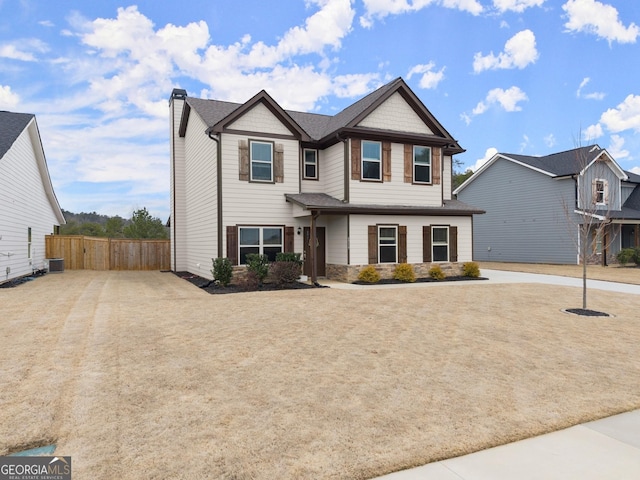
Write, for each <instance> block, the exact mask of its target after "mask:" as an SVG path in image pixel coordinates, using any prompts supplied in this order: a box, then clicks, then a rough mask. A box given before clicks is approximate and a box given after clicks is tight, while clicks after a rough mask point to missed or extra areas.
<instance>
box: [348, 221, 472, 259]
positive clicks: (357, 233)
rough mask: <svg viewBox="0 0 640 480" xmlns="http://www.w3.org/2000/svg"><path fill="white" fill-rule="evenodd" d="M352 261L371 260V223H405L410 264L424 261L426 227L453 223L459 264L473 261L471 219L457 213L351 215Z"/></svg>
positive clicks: (451, 224)
mask: <svg viewBox="0 0 640 480" xmlns="http://www.w3.org/2000/svg"><path fill="white" fill-rule="evenodd" d="M349 222H350V225H349V235H350V244H351V264H352V265H366V264H367V263H368V261H369V253H368V226H369V225H404V226H406V227H407V263H422V261H423V228H422V227H423V226H427V225H431V226H450V227H451V226H453V227H457V229H458V238H457V245H458V263H463V262H469V261H471V259H472V258H471V257H472V252H471V233H472V226H471V218H470V217H457V216H429V217H427V216H396V215H393V216H391V215H351V216H350V217H349Z"/></svg>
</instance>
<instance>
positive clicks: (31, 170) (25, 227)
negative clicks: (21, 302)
mask: <svg viewBox="0 0 640 480" xmlns="http://www.w3.org/2000/svg"><path fill="white" fill-rule="evenodd" d="M34 142H37V143H39V142H40V140H39V137H38V135H37V128H36V125H35V119H32V120H31V122H30V123H29V125H28V126H27V127H26V128H25V129H24V130H23V131H22V133H21V134H20V135H19V136H18V138H17V139H16V141H15V142H14V143H13V145H12V146H11V148H10V149H9V150H8V151H7V152H6V153H5V154H4V156H3V157H2V158H0V282H4V281H6V280H11V279H13V278H17V277H21V276H24V275H29V274H31V273H33V270H34V269H38V270H39V269H43V268H44V267H45V235H50V234H52V233H53V230H54V226H55V225H59V220H58V218H57V217H56V213H55V211H54V209H53V207H52V205H51V201H50V199H49V197H48V196H47V193H46V191H45V186H44V183H43V177H42V175H43V174H45V175H48V173H47V172H44V173H43V172H41V170H40V168H39V167H38V162H37V160H36V150H35V149H34ZM29 228H31V259H29V258H28V231H29Z"/></svg>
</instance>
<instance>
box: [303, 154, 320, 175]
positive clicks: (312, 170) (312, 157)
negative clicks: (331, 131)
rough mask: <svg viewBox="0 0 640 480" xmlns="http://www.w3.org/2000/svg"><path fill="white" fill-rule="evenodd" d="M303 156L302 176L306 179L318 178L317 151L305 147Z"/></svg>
mask: <svg viewBox="0 0 640 480" xmlns="http://www.w3.org/2000/svg"><path fill="white" fill-rule="evenodd" d="M303 156H304V165H303V171H304V178H305V179H306V180H317V179H318V151H317V150H311V149H309V148H305V149H304V152H303Z"/></svg>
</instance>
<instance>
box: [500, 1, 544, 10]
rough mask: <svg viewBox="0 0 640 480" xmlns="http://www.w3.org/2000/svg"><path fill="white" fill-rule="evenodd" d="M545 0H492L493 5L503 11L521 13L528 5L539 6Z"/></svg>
mask: <svg viewBox="0 0 640 480" xmlns="http://www.w3.org/2000/svg"><path fill="white" fill-rule="evenodd" d="M544 2H545V0H493V6H494V7H495V8H496V9H498V11H500V13H504V12H507V11H511V12H517V13H522V12H524V11H525V10H526V9H527V8H530V7H540V6H542V4H543V3H544Z"/></svg>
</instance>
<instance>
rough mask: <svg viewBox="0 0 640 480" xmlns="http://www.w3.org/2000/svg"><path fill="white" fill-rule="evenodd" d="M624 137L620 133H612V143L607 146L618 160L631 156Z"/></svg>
mask: <svg viewBox="0 0 640 480" xmlns="http://www.w3.org/2000/svg"><path fill="white" fill-rule="evenodd" d="M623 147H624V138H622V137H621V136H620V135H611V143H610V144H609V147H607V151H608V152H609V153H610V154H611V156H612V157H613V158H614V159H616V160H622V159H623V158H628V157H629V150H625V149H624V148H623Z"/></svg>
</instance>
